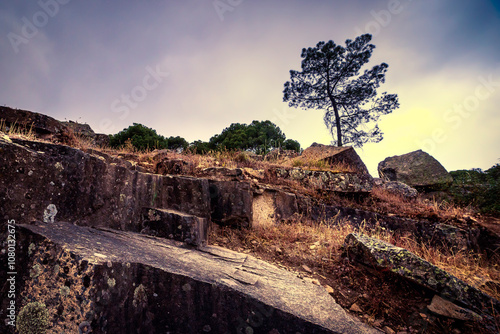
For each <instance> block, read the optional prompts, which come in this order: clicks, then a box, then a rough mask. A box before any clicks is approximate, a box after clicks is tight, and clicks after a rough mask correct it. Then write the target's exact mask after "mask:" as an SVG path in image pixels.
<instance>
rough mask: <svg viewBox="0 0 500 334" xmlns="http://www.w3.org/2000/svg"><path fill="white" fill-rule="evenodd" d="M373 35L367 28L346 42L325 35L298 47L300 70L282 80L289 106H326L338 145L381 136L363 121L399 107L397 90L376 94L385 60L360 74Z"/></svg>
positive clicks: (373, 120) (369, 49)
mask: <svg viewBox="0 0 500 334" xmlns="http://www.w3.org/2000/svg"><path fill="white" fill-rule="evenodd" d="M371 38H372V36H371V35H370V34H365V35H361V36H359V37H357V38H356V39H355V40H354V41H352V40H350V39H348V40H346V42H345V44H346V45H345V47H344V46H341V45H337V44H335V42H333V41H329V42H326V43H325V42H319V43H318V44H317V45H316V46H315V47H310V48H307V49H305V48H304V49H302V54H301V57H302V58H303V59H302V65H301V66H302V71H300V72H299V71H294V70H291V71H290V81H287V82H286V83H285V89H284V91H283V101H285V102H288V104H289V106H290V107H295V108H297V107H300V108H303V109H321V110H325V116H324V121H325V124H326V126H327V127H328V129H329V130H330V133H331V134H332V137H333V139H334V143H335V144H336V145H337V146H342V145H344V144H352V145H353V146H355V147H361V146H362V145H363V144H365V143H367V142H379V141H381V140H382V139H383V133H382V132H381V130H380V129H379V127H378V125H377V124H375V125H374V127H373V128H372V129H367V125H366V123H370V122H376V121H378V119H379V117H380V116H381V115H386V114H389V113H391V112H392V111H393V110H394V109H396V108H398V107H399V102H398V97H397V95H395V94H387V93H382V94H381V95H377V88H378V87H379V86H380V84H381V83H383V82H384V81H385V73H386V71H387V68H388V65H387V64H386V63H382V64H380V65H376V66H374V67H372V68H371V69H369V70H365V71H364V72H363V74H360V70H361V68H362V67H363V65H364V64H366V63H367V62H368V61H369V60H370V57H371V55H372V52H373V49H374V48H375V46H374V45H373V44H369V42H370V41H371Z"/></svg>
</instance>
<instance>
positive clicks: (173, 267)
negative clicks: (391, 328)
mask: <svg viewBox="0 0 500 334" xmlns="http://www.w3.org/2000/svg"><path fill="white" fill-rule="evenodd" d="M16 235H17V236H18V239H17V242H18V243H17V247H16V268H15V269H16V272H17V274H12V273H11V274H10V275H14V276H15V278H16V290H15V291H16V293H15V296H14V297H12V299H8V298H3V299H2V300H1V302H0V307H1V309H2V310H7V307H8V305H9V303H10V300H13V301H15V307H16V308H17V309H21V308H22V307H24V306H25V305H26V304H27V303H30V302H35V301H37V302H40V303H43V304H44V305H45V308H46V309H47V311H48V314H49V319H48V321H47V322H48V325H49V328H48V330H49V332H50V333H78V332H79V330H78V328H84V327H86V328H87V329H90V330H89V331H85V333H89V332H92V333H94V334H103V333H125V334H131V333H185V334H191V333H192V334H199V333H221V334H224V333H266V334H267V333H297V332H300V333H316V334H334V333H335V334H341V333H343V334H371V333H373V334H375V333H378V331H376V330H375V329H373V328H370V327H368V326H367V325H364V324H363V323H361V322H360V321H358V320H356V319H354V318H352V317H351V316H349V315H348V314H347V313H346V312H345V311H344V310H343V309H342V308H341V307H340V306H339V305H338V304H336V303H335V300H334V299H333V298H332V297H331V296H330V295H329V294H328V293H327V292H326V290H325V289H324V288H323V287H321V286H317V285H314V284H312V283H310V282H307V281H305V280H302V279H300V278H298V277H297V275H296V274H294V273H291V272H287V271H285V270H283V269H279V268H277V267H275V266H273V265H270V264H268V263H266V262H264V261H261V260H258V259H256V258H254V257H252V256H249V255H246V254H240V253H236V252H233V251H229V250H225V249H223V248H219V247H213V246H208V247H206V248H203V249H202V250H201V251H199V250H196V249H193V248H186V247H185V246H182V245H179V244H178V243H176V242H175V241H173V240H167V239H159V238H155V237H151V236H145V235H141V234H137V233H132V232H124V231H116V230H107V229H93V228H89V227H82V226H75V225H73V224H68V223H62V222H55V223H51V224H44V223H39V224H36V225H18V226H17V233H16ZM10 275H9V276H8V275H7V271H6V270H2V271H0V282H1V283H0V288H1V291H7V290H8V288H9V287H8V286H9V284H10V282H9V281H8V280H7V278H10ZM5 296H7V294H5ZM14 298H15V299H14ZM30 320H32V319H30ZM0 332H1V333H6V334H10V333H14V328H13V327H12V326H8V325H6V324H5V323H4V321H2V322H1V323H0ZM80 332H82V331H80Z"/></svg>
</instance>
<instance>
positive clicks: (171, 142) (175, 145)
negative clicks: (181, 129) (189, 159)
mask: <svg viewBox="0 0 500 334" xmlns="http://www.w3.org/2000/svg"><path fill="white" fill-rule="evenodd" d="M167 142H168V148H169V149H171V150H178V149H182V150H185V149H186V148H188V146H189V143H188V142H187V141H186V139H184V138H182V137H179V136H177V137H168V139H167Z"/></svg>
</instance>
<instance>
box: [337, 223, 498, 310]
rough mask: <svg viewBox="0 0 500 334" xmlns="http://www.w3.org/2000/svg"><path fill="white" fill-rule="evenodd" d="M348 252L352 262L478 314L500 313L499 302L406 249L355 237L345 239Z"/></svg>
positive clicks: (350, 236) (349, 236) (367, 238)
mask: <svg viewBox="0 0 500 334" xmlns="http://www.w3.org/2000/svg"><path fill="white" fill-rule="evenodd" d="M345 248H346V252H347V254H348V256H349V257H350V258H351V259H354V260H356V261H359V262H361V263H364V264H367V265H369V266H372V267H375V268H380V269H383V270H390V271H391V272H392V273H394V274H396V275H399V276H401V277H404V278H406V279H408V280H411V281H413V282H415V283H418V284H420V285H423V286H425V287H427V288H429V289H431V290H432V291H435V292H436V293H438V294H440V295H441V296H442V297H444V298H446V299H448V300H451V301H454V302H455V303H458V304H462V305H464V306H465V307H467V308H469V309H471V310H474V311H476V312H478V313H481V314H494V313H496V314H498V313H499V312H500V302H499V301H497V300H496V299H494V298H491V297H490V296H488V295H486V294H485V293H483V292H481V291H480V290H478V289H476V288H474V287H472V286H470V285H468V284H467V283H465V282H463V281H462V280H460V279H458V278H456V277H455V276H453V275H451V274H449V273H447V272H446V271H444V270H442V269H441V268H438V267H436V266H435V265H433V264H431V263H429V262H427V261H425V260H424V259H422V258H420V257H418V256H416V255H415V254H413V253H411V252H410V251H408V250H406V249H404V248H401V247H396V246H393V245H391V244H388V243H386V242H383V241H381V240H378V239H374V238H370V237H367V236H363V235H359V234H354V233H351V234H349V235H348V236H347V237H346V240H345ZM492 308H494V310H493V309H492Z"/></svg>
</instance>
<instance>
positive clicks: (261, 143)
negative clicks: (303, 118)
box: [110, 121, 300, 154]
mask: <svg viewBox="0 0 500 334" xmlns="http://www.w3.org/2000/svg"><path fill="white" fill-rule="evenodd" d="M110 145H111V147H114V148H119V147H124V146H131V147H133V148H135V149H136V150H138V151H146V150H152V149H165V148H167V149H173V150H186V149H188V148H189V149H190V150H191V151H192V152H193V153H198V154H204V153H207V152H209V151H222V150H229V151H232V150H235V151H236V150H239V151H252V152H255V153H257V154H266V153H268V152H269V151H271V150H273V149H275V148H282V149H285V150H294V151H297V152H299V151H300V144H299V142H298V141H296V140H293V139H286V136H285V134H284V133H283V132H282V131H281V130H280V128H279V127H277V126H276V125H275V124H274V123H272V122H271V121H253V122H252V123H251V124H240V123H233V124H231V125H230V126H229V127H227V128H225V129H224V130H223V131H222V132H221V133H220V134H218V135H215V136H213V137H212V138H210V140H209V141H208V142H204V141H201V140H197V141H194V142H192V143H188V142H187V141H186V140H185V139H184V138H182V137H179V136H177V137H168V138H167V137H164V136H162V135H159V134H158V133H156V130H154V129H151V128H148V127H146V126H144V125H142V124H138V123H134V124H133V125H131V126H129V127H128V128H126V129H123V130H122V131H120V132H119V133H117V134H114V135H110Z"/></svg>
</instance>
